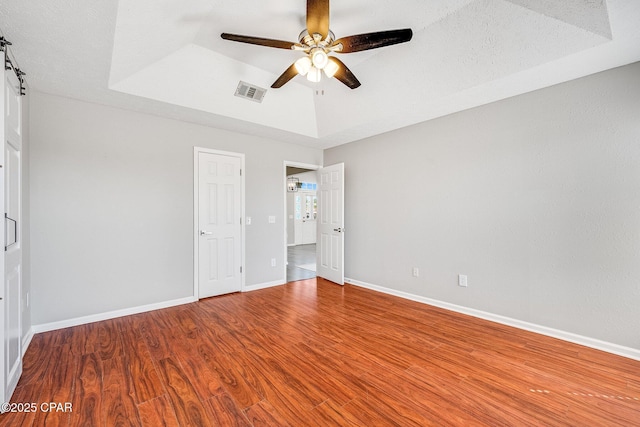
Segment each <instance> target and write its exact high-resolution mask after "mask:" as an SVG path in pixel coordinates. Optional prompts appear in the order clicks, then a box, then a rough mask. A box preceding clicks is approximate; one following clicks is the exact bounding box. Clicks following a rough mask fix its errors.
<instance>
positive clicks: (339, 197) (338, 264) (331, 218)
mask: <svg viewBox="0 0 640 427" xmlns="http://www.w3.org/2000/svg"><path fill="white" fill-rule="evenodd" d="M317 223H318V224H317V226H318V239H317V243H316V271H317V275H318V276H320V277H323V278H325V279H327V280H330V281H332V282H335V283H338V284H339V285H344V163H338V164H337V165H333V166H327V167H325V168H322V169H320V170H318V221H317Z"/></svg>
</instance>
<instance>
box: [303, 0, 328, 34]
mask: <svg viewBox="0 0 640 427" xmlns="http://www.w3.org/2000/svg"><path fill="white" fill-rule="evenodd" d="M307 31H308V32H309V34H311V35H313V34H315V33H318V34H320V35H322V38H325V37H327V35H328V34H329V0H307Z"/></svg>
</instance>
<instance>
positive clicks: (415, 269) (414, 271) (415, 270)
mask: <svg viewBox="0 0 640 427" xmlns="http://www.w3.org/2000/svg"><path fill="white" fill-rule="evenodd" d="M419 275H420V270H418V267H413V277H418V276H419Z"/></svg>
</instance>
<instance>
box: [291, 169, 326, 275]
mask: <svg viewBox="0 0 640 427" xmlns="http://www.w3.org/2000/svg"><path fill="white" fill-rule="evenodd" d="M316 169H317V167H315V166H308V165H304V166H303V165H293V164H287V163H286V162H285V175H286V176H285V178H286V182H287V190H286V191H287V194H286V218H287V221H286V224H287V225H286V230H285V231H286V258H287V268H286V275H287V282H292V281H296V280H304V279H310V278H313V277H316V235H317V216H318V199H317V194H316V192H317V185H318V184H317V172H316Z"/></svg>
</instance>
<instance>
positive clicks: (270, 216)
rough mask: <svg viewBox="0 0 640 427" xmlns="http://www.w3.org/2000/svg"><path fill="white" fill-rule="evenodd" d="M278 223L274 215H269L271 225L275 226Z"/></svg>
mask: <svg viewBox="0 0 640 427" xmlns="http://www.w3.org/2000/svg"><path fill="white" fill-rule="evenodd" d="M275 223H276V217H275V216H273V215H269V224H275Z"/></svg>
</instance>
